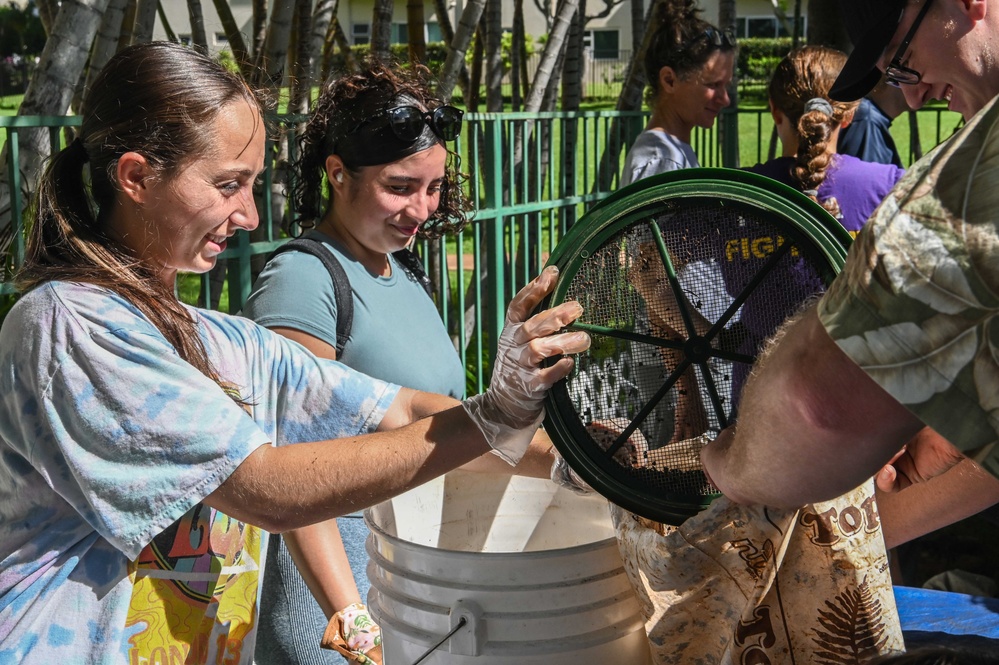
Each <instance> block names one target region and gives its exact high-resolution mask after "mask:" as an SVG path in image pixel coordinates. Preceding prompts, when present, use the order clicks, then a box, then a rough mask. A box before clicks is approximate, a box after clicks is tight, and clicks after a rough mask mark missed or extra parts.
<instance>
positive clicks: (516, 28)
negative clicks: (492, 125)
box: [510, 0, 527, 111]
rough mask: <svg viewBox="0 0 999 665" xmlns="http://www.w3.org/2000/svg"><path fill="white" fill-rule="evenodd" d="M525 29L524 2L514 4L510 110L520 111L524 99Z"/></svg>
mask: <svg viewBox="0 0 999 665" xmlns="http://www.w3.org/2000/svg"><path fill="white" fill-rule="evenodd" d="M525 33H526V30H525V29H524V0H514V2H513V35H512V39H511V40H510V108H511V110H512V111H519V110H520V105H521V103H522V101H523V97H522V96H521V94H520V84H521V75H522V73H523V72H522V70H521V64H522V60H523V58H524V56H525V54H526V52H527V48H526V44H525V42H526V41H527V35H526V34H525Z"/></svg>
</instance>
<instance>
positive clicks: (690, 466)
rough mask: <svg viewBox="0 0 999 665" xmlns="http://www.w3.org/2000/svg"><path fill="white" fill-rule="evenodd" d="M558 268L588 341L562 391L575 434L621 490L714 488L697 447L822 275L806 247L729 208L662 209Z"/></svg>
mask: <svg viewBox="0 0 999 665" xmlns="http://www.w3.org/2000/svg"><path fill="white" fill-rule="evenodd" d="M655 208H656V209H655V213H654V214H652V215H650V216H648V217H647V218H644V219H638V220H637V221H635V222H632V223H631V224H629V225H628V226H627V227H626V228H625V229H624V230H623V231H621V232H619V233H617V234H616V235H614V236H612V237H610V238H608V239H607V240H606V241H605V242H603V243H602V244H601V245H600V246H599V247H598V248H596V249H595V250H591V251H589V253H588V254H586V255H584V256H581V257H580V259H578V261H579V263H578V265H579V269H578V270H576V271H575V272H574V273H572V272H571V271H570V274H567V275H566V277H569V278H570V279H571V281H570V284H569V286H568V287H567V288H568V291H567V293H566V294H565V300H578V301H579V302H580V303H582V305H583V308H584V313H583V316H582V317H581V318H580V320H579V321H578V322H577V324H576V325H575V326H574V327H577V328H581V329H585V330H587V331H588V332H589V333H590V334H591V336H592V340H593V343H592V346H591V348H590V350H589V351H588V352H586V353H585V354H582V355H580V356H577V357H576V370H575V371H574V373H573V375H572V376H570V377H569V379H568V380H567V381H566V383H565V390H566V391H567V394H566V398H567V401H568V403H570V404H571V408H572V410H573V411H574V413H575V417H576V418H578V421H579V422H578V424H579V432H578V436H577V437H576V438H577V439H578V438H580V437H581V438H584V439H586V441H585V442H584V444H585V445H584V446H583V448H584V449H589V450H591V451H592V453H591V454H593V455H595V456H598V457H599V458H601V459H599V462H598V463H599V464H600V465H601V467H602V468H606V467H607V466H611V467H615V468H616V469H617V470H618V471H619V472H620V473H624V474H625V477H626V478H627V482H628V483H629V484H637V485H641V486H644V488H645V489H650V490H653V491H656V492H657V493H663V492H665V493H668V494H672V495H679V496H705V495H712V494H715V493H717V490H716V489H715V488H714V487H712V486H711V485H710V483H708V481H707V479H706V477H705V476H704V474H703V472H702V471H701V467H700V458H699V453H700V449H701V447H702V446H703V445H704V444H705V443H707V441H709V440H711V439H713V438H714V436H715V435H717V433H718V431H719V430H720V429H722V428H724V427H726V426H727V425H729V424H731V422H732V421H733V420H734V418H735V415H736V410H737V408H738V401H739V399H738V397H739V393H740V391H741V389H742V386H743V385H744V384H745V382H746V379H747V377H748V373H749V369H750V367H751V365H752V363H753V361H754V360H755V357H756V355H757V353H758V350H759V348H760V347H761V345H762V343H763V341H764V340H766V339H767V338H768V337H769V336H770V335H772V334H773V333H774V332H775V331H776V330H777V328H778V327H779V326H780V324H781V323H782V322H783V321H784V320H785V319H786V318H787V317H788V316H790V315H792V314H793V313H794V312H795V311H797V309H798V308H799V307H800V305H801V304H802V302H803V301H805V300H806V299H808V297H809V296H811V295H814V294H817V293H820V292H821V291H822V290H823V289H824V285H825V284H826V283H828V281H829V280H830V279H831V278H832V274H833V271H832V269H831V268H830V267H829V266H828V263H827V262H826V261H825V260H824V258H823V257H822V256H821V254H819V253H818V252H817V251H816V250H815V249H814V245H813V243H812V242H811V241H810V240H809V239H808V238H807V237H805V236H803V234H800V233H799V232H797V231H796V230H795V229H794V228H789V227H790V225H789V224H787V223H786V222H783V221H782V220H781V219H779V218H777V217H776V216H773V215H768V214H767V213H766V212H764V211H760V210H756V209H752V208H749V207H745V208H743V207H740V206H737V205H733V204H732V202H728V201H726V202H724V203H723V204H722V203H720V202H718V201H706V200H686V201H681V202H668V203H660V204H657V205H656V206H655Z"/></svg>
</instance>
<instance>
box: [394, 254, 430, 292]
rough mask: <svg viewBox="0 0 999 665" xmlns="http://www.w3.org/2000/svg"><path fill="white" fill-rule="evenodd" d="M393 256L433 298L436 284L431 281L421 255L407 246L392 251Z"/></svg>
mask: <svg viewBox="0 0 999 665" xmlns="http://www.w3.org/2000/svg"><path fill="white" fill-rule="evenodd" d="M392 256H393V257H394V258H395V260H396V261H397V262H398V263H399V265H401V266H402V267H403V269H404V270H405V271H406V272H408V273H409V274H410V275H412V276H413V278H414V279H416V281H417V282H419V283H420V285H421V286H423V290H424V291H426V292H427V295H428V296H430V299H431V300H433V297H434V285H433V284H432V283H431V282H430V276H429V275H427V271H426V270H424V269H423V261H421V260H420V257H419V256H418V255H417V254H416V253H415V252H413V251H411V250H409V249H406V248H403V249H400V250H399V251H397V252H392Z"/></svg>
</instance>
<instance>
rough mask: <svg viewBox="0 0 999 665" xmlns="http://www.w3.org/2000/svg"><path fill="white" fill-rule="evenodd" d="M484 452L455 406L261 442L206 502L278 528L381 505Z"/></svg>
mask: <svg viewBox="0 0 999 665" xmlns="http://www.w3.org/2000/svg"><path fill="white" fill-rule="evenodd" d="M488 450H489V447H488V446H487V445H486V443H485V440H484V439H483V437H482V433H481V432H480V431H479V430H478V428H476V426H475V425H474V424H473V423H472V421H471V420H470V419H469V418H468V416H467V414H466V413H465V411H464V409H462V408H461V407H460V406H458V407H455V408H452V409H448V410H447V411H444V412H442V413H439V414H437V415H435V416H432V417H429V418H423V419H421V420H418V421H417V422H414V423H412V424H410V425H407V426H406V427H402V428H399V429H395V430H392V431H387V432H376V433H374V434H368V435H363V436H357V437H350V438H346V439H336V440H333V441H320V442H314V443H300V444H295V445H289V446H282V447H279V448H276V447H273V446H262V447H261V448H259V449H257V450H256V451H255V452H254V453H253V454H251V455H250V456H249V457H248V458H247V459H246V460H244V462H243V463H242V464H241V465H240V466H239V467H238V468H237V469H236V471H235V472H234V473H233V474H232V475H231V476H230V477H229V478H228V479H227V480H226V481H225V482H224V483H222V485H221V486H220V487H219V488H218V489H217V490H216V491H215V492H213V493H212V494H211V495H209V496H208V497H207V498H206V500H205V502H206V503H207V504H208V505H210V506H212V507H214V508H217V509H219V510H222V511H223V512H225V513H226V514H228V515H230V516H231V517H234V518H236V519H239V520H242V521H245V522H249V523H251V524H256V525H258V526H261V527H263V528H265V529H267V530H268V531H272V532H282V531H286V530H288V529H294V528H298V527H301V526H305V525H308V524H314V523H316V522H319V521H323V520H327V519H331V518H333V517H337V516H339V515H343V514H346V513H349V512H353V511H356V510H360V509H363V508H366V507H368V506H372V505H374V504H376V503H380V502H381V501H385V500H387V499H389V498H391V497H393V496H395V495H396V494H399V493H401V492H404V491H406V490H408V489H411V488H413V487H416V486H417V485H420V484H422V483H424V482H426V481H428V480H430V479H431V478H435V477H436V476H439V475H440V474H442V473H445V472H446V471H449V470H451V469H453V468H455V467H458V466H460V465H462V464H464V463H466V462H468V461H469V460H471V459H473V458H475V457H478V456H480V455H482V454H484V453H485V452H487V451H488Z"/></svg>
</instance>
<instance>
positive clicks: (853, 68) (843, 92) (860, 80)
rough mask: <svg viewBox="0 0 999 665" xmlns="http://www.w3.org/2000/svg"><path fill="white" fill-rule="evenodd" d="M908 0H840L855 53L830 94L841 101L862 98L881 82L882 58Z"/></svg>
mask: <svg viewBox="0 0 999 665" xmlns="http://www.w3.org/2000/svg"><path fill="white" fill-rule="evenodd" d="M906 2H907V0H839V6H840V11H841V13H842V15H843V20H844V21H845V22H846V31H847V33H848V34H849V35H850V41H852V42H853V52H852V53H850V57H849V58H848V59H847V61H846V64H845V65H844V66H843V69H842V71H840V73H839V76H838V77H836V82H835V83H833V86H832V89H831V90H830V91H829V96H830V97H831V98H832V99H834V100H836V101H838V102H852V101H854V100H857V99H860V98H861V97H863V96H864V95H866V94H867V93H869V92H870V91H871V90H873V89H874V86H876V85H877V84H878V81H880V80H881V76H882V72H881V70H880V69H878V59H879V58H880V57H881V54H882V53H884V51H885V48H886V47H887V46H888V42H890V41H891V38H892V36H893V35H894V34H895V30H897V29H898V24H899V21H901V20H902V11H903V10H904V9H905V3H906Z"/></svg>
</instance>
